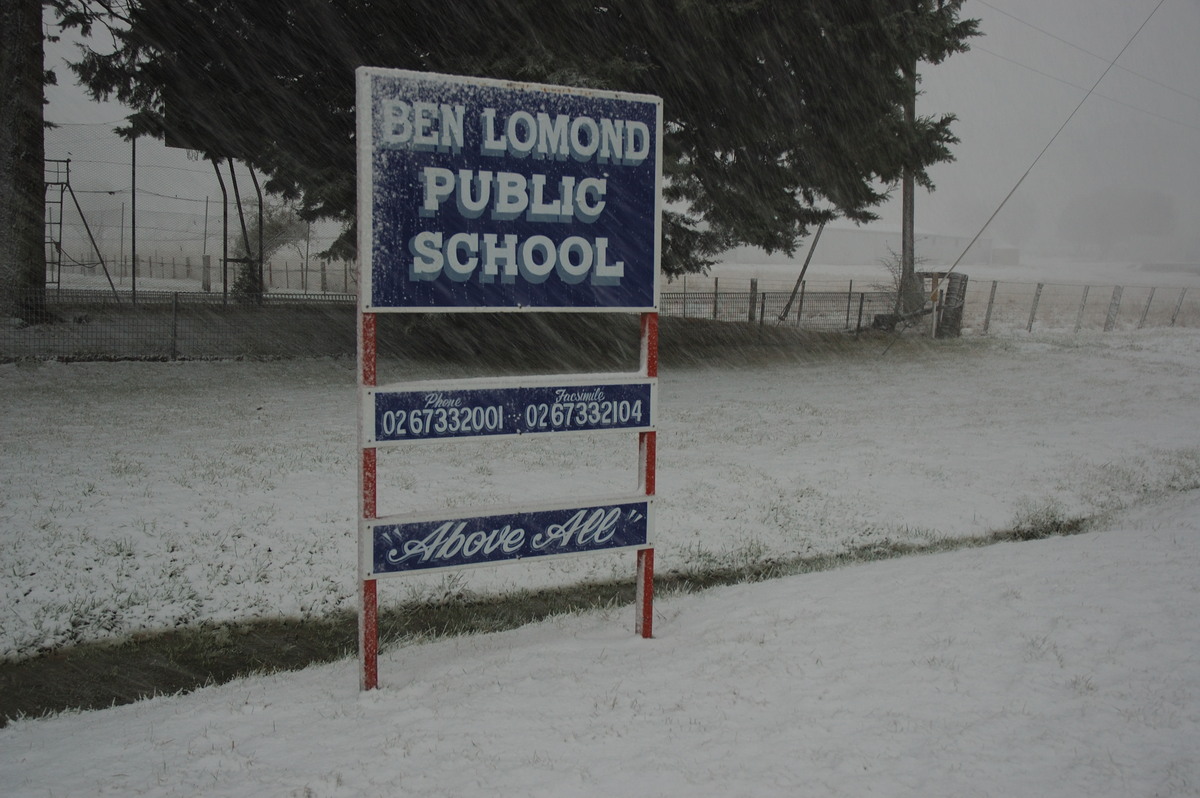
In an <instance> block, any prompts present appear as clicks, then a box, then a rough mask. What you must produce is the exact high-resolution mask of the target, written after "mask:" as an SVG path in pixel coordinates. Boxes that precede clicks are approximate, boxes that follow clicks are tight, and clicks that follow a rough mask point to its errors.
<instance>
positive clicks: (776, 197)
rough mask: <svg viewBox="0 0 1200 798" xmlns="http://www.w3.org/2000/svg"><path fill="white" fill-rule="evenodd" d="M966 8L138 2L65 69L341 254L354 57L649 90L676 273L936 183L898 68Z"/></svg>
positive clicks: (349, 189) (944, 48)
mask: <svg viewBox="0 0 1200 798" xmlns="http://www.w3.org/2000/svg"><path fill="white" fill-rule="evenodd" d="M961 3H962V0H950V1H949V2H945V3H940V2H939V3H936V4H935V3H934V2H933V0H917V2H916V3H915V5H911V6H910V5H909V4H898V3H895V2H894V0H655V2H645V0H611V2H604V3H599V2H593V1H592V0H510V2H506V3H446V2H445V1H444V0H405V1H404V2H397V1H396V0H387V1H386V2H385V1H384V0H176V2H171V3H161V2H149V1H148V0H145V1H144V2H135V3H132V4H130V11H129V25H128V27H127V28H126V29H125V30H122V31H117V33H116V35H117V36H118V37H119V47H118V48H117V50H116V51H115V52H113V53H91V54H89V55H87V56H86V57H85V58H84V59H83V61H82V62H81V63H80V64H79V65H78V68H77V72H78V74H79V76H80V77H81V78H82V79H83V81H84V82H85V84H86V85H87V86H89V87H90V88H91V90H92V91H93V92H94V94H95V95H96V96H97V97H110V96H115V97H116V98H117V99H120V100H121V101H123V102H125V103H127V104H129V105H131V106H132V107H133V108H135V109H137V114H136V115H135V116H134V117H133V118H132V120H131V123H130V125H129V126H128V128H126V131H125V132H126V133H128V134H130V135H132V134H134V133H137V134H141V135H145V134H150V135H155V136H159V137H164V138H166V139H167V140H168V142H174V143H177V144H179V145H181V146H188V147H190V148H192V149H197V150H201V151H203V152H205V153H206V154H208V155H220V156H235V157H242V158H245V159H247V160H249V161H251V162H253V164H254V166H255V168H256V169H258V170H260V171H261V172H262V173H264V174H266V175H267V176H268V181H267V184H266V188H267V190H268V191H272V192H276V193H278V194H280V195H282V196H283V197H284V198H287V199H293V200H296V201H298V204H299V205H298V207H299V209H300V213H301V214H302V215H303V217H304V218H305V219H309V220H315V219H318V218H325V219H335V220H340V221H342V222H344V223H345V224H346V228H347V229H346V233H345V234H344V235H343V236H342V238H341V239H339V242H338V243H337V244H335V248H334V251H332V252H330V253H327V254H328V255H330V256H334V257H349V256H351V255H352V254H353V241H354V235H353V231H352V225H353V221H354V213H355V179H354V176H355V164H354V159H355V152H354V146H353V134H354V69H355V67H357V66H360V65H370V66H380V67H396V68H406V69H415V70H427V71H436V72H446V73H451V74H462V75H477V76H486V77H495V78H505V79H512V80H522V81H534V82H546V83H560V84H566V85H577V86H589V87H596V88H607V89H616V90H624V91H635V92H642V93H650V94H658V95H660V96H662V97H663V99H664V113H665V117H666V118H665V124H666V135H665V138H664V173H665V175H666V178H667V180H666V184H667V187H666V198H667V200H668V201H670V202H671V203H672V204H671V210H670V211H668V212H667V213H666V214H665V218H664V242H663V269H664V271H665V272H666V273H668V274H679V273H685V272H694V271H702V270H704V269H705V268H706V267H707V266H708V265H709V264H711V263H712V262H713V260H714V259H715V257H716V256H717V255H718V254H719V253H720V252H721V251H723V250H724V249H726V248H728V247H730V246H732V245H735V244H739V243H745V244H753V245H758V246H761V247H764V248H766V249H767V250H768V251H785V252H791V251H792V250H793V248H794V247H795V246H796V243H797V241H798V240H799V239H800V237H801V236H803V235H804V234H805V233H806V232H807V231H808V230H809V228H810V227H811V226H813V225H815V224H818V223H820V222H822V221H827V220H829V219H831V218H833V217H836V216H843V217H846V218H848V219H851V220H854V221H858V222H864V221H869V220H870V219H872V218H874V214H873V211H872V209H873V208H875V207H876V206H878V205H879V204H880V203H881V202H882V201H883V200H884V199H886V197H887V196H888V193H889V191H890V190H891V188H892V187H893V186H894V185H895V184H896V183H897V181H898V180H899V179H900V176H901V175H902V173H903V172H904V170H905V169H911V170H913V173H914V174H915V176H916V179H917V181H918V182H920V183H923V184H925V185H929V180H928V175H927V172H926V169H927V167H928V166H930V165H931V164H934V163H937V162H939V161H943V160H947V159H949V158H950V157H951V153H950V146H951V145H952V144H953V143H955V139H954V137H953V135H952V134H951V132H950V124H951V123H952V121H953V116H952V115H946V116H942V117H939V118H936V119H934V118H915V119H912V120H906V118H905V115H904V106H903V103H904V100H905V97H906V94H908V93H910V87H909V83H908V82H907V81H906V79H905V70H906V69H908V68H909V67H910V65H911V64H912V63H915V62H917V61H936V60H940V59H942V58H944V57H946V56H947V55H949V54H950V53H952V52H956V51H960V50H962V49H965V47H966V44H965V42H966V40H967V39H968V38H969V37H970V36H973V35H974V34H975V23H974V21H971V20H967V21H962V20H960V19H959V10H960V6H961Z"/></svg>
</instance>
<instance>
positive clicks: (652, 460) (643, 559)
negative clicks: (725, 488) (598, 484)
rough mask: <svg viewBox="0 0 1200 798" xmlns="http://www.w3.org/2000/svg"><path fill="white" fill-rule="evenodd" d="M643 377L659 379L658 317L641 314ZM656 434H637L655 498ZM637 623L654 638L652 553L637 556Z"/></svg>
mask: <svg viewBox="0 0 1200 798" xmlns="http://www.w3.org/2000/svg"><path fill="white" fill-rule="evenodd" d="M641 326H642V376H643V377H646V378H656V377H658V314H657V313H643V314H642V325H641ZM657 434H658V433H657V432H655V431H650V432H641V433H638V454H639V462H640V465H639V471H640V474H639V477H640V480H639V481H640V482H641V486H642V490H643V491H644V493H645V495H647V496H653V495H654V479H655V470H656V468H657V459H658V438H657ZM635 603H636V605H637V621H636V623H635V624H634V632H635V633H636V634H639V635H641V636H642V637H644V638H651V637H653V636H654V549H652V548H648V549H639V550H638V553H637V588H636V600H635Z"/></svg>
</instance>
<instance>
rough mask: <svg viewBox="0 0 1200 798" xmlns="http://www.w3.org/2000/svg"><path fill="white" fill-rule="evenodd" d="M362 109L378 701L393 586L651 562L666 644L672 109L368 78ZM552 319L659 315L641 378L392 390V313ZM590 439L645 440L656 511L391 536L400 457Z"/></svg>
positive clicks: (518, 517) (502, 85)
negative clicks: (379, 341)
mask: <svg viewBox="0 0 1200 798" xmlns="http://www.w3.org/2000/svg"><path fill="white" fill-rule="evenodd" d="M357 91H358V96H357V113H358V128H357V141H358V234H359V240H358V251H359V260H360V272H361V274H360V280H359V306H358V317H359V415H358V418H359V444H360V449H361V452H362V457H361V467H360V474H359V483H360V484H359V488H360V490H359V495H360V500H359V535H358V540H359V557H358V561H359V565H358V568H359V581H360V613H359V656H360V663H361V687H362V689H373V688H375V687H377V686H378V651H379V641H378V624H377V621H378V605H377V596H376V582H377V580H378V579H380V578H384V577H390V576H399V575H403V574H406V573H413V572H427V571H430V570H439V569H446V568H465V567H477V566H483V565H497V564H502V563H505V562H514V561H517V560H523V559H530V558H546V557H555V556H566V555H577V554H582V553H587V552H593V551H596V552H599V551H619V550H634V551H636V552H637V595H638V600H637V604H638V610H637V612H638V615H637V619H636V623H635V629H636V631H637V633H638V634H640V635H642V636H643V637H651V636H652V606H653V604H652V602H653V573H654V551H653V548H651V541H652V533H653V528H654V494H655V486H654V483H655V464H656V433H655V419H656V416H657V407H656V405H657V402H656V399H657V376H658V298H659V254H660V253H659V247H660V244H659V241H660V234H661V228H660V225H661V221H660V219H661V183H662V156H661V152H662V101H661V100H660V99H659V98H657V97H650V96H646V95H632V94H621V93H615V92H600V91H590V90H582V89H571V88H564V87H559V86H545V85H536V84H523V83H511V82H503V81H495V80H485V79H480V78H461V77H452V76H447V75H436V74H430V73H419V72H408V71H402V70H385V69H375V68H367V67H364V68H361V69H359V70H358V73H357ZM539 311H557V312H563V311H570V312H604V313H618V312H637V313H640V314H641V364H640V369H639V372H638V373H637V374H582V375H564V376H558V377H537V378H534V377H526V378H504V379H495V378H489V379H482V378H481V379H468V380H455V381H444V382H430V383H406V384H405V383H402V384H398V385H386V386H378V385H377V384H376V383H377V375H376V320H375V316H376V314H378V313H413V312H421V313H429V312H446V313H464V312H539ZM580 432H591V433H596V432H612V433H636V435H637V437H638V460H637V490H636V492H634V493H631V494H628V495H621V496H603V497H592V498H591V499H580V498H572V499H571V500H568V501H560V502H552V501H550V502H548V501H545V500H544V498H543V497H538V502H537V503H536V504H531V505H528V506H518V507H502V508H474V509H467V510H463V511H461V512H457V513H450V514H447V513H446V512H445V511H442V512H437V513H420V512H414V513H406V514H404V515H400V516H391V517H386V518H379V517H377V513H376V498H377V490H378V488H377V482H376V469H375V467H376V452H377V449H378V448H380V447H390V446H412V445H421V444H423V443H427V442H430V441H447V442H449V441H454V440H463V439H479V438H513V437H517V436H526V435H549V434H554V435H558V434H572V433H580ZM581 476H584V475H581Z"/></svg>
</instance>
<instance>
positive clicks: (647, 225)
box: [358, 67, 662, 312]
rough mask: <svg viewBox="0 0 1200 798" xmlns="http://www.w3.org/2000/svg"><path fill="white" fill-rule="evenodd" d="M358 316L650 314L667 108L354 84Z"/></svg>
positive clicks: (576, 96)
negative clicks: (529, 312) (534, 312)
mask: <svg viewBox="0 0 1200 798" xmlns="http://www.w3.org/2000/svg"><path fill="white" fill-rule="evenodd" d="M358 91H359V96H358V108H359V127H358V140H359V148H360V150H359V182H360V185H359V198H360V200H359V201H360V203H363V205H362V206H361V207H360V208H359V214H358V219H359V236H360V238H359V256H360V261H361V263H362V272H363V273H362V280H363V284H362V287H361V291H360V295H361V303H362V308H363V310H364V311H368V312H383V311H432V310H438V311H455V310H458V311H462V310H517V309H521V310H563V309H572V310H613V311H616V310H629V311H634V310H637V311H651V310H655V309H656V308H657V304H658V251H659V234H660V228H659V204H658V198H659V195H660V186H661V140H662V101H661V100H660V99H659V98H657V97H649V96H645V95H632V94H618V93H613V92H600V91H584V90H580V89H564V88H562V87H551V86H539V85H531V84H518V83H507V82H501V81H492V80H484V79H480V78H461V77H451V76H446V75H436V74H431V73H422V72H407V71H402V70H383V69H373V68H365V67H364V68H362V69H360V70H359V72H358Z"/></svg>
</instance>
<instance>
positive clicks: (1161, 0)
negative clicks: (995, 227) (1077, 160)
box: [946, 0, 1166, 274]
mask: <svg viewBox="0 0 1200 798" xmlns="http://www.w3.org/2000/svg"><path fill="white" fill-rule="evenodd" d="M1165 2H1166V0H1158V5H1156V6H1155V7H1154V10H1153V11H1151V12H1150V14H1149V16H1147V17H1146V19H1144V20H1143V21H1142V24H1141V25H1138V29H1137V30H1135V31H1134V32H1133V35H1132V36H1130V37H1129V41H1127V42H1125V46H1124V47H1122V48H1121V52H1119V53H1117V56H1116V58H1114V59H1113V60H1112V63H1110V64H1109V65H1108V66H1107V67H1105V69H1104V72H1102V73H1101V75H1100V77H1098V78H1096V82H1095V83H1093V84H1092V88H1091V89H1089V90H1088V93H1087V94H1085V95H1083V99H1082V100H1080V101H1079V105H1076V106H1075V110H1073V111H1071V113H1070V115H1068V116H1067V118H1066V119H1065V120H1064V121H1063V123H1062V125H1060V126H1059V128H1058V130H1057V131H1055V133H1054V135H1053V136H1051V137H1050V140H1049V141H1048V142H1046V146H1045V147H1042V151H1041V152H1039V153H1038V154H1037V157H1036V158H1034V159H1033V163H1031V164H1029V168H1028V169H1026V170H1025V174H1023V175H1021V179H1020V180H1018V181H1017V183H1016V185H1014V186H1013V187H1012V190H1010V191H1009V192H1008V194H1006V195H1005V196H1004V199H1003V200H1001V201H1000V204H999V205H997V206H996V210H994V211H992V215H991V216H989V217H988V220H987V221H986V222H984V223H983V226H982V227H980V228H979V232H978V233H976V234H975V237H974V238H972V239H971V242H970V243H969V244H967V246H966V248H965V249H964V250H963V251H962V253H961V254H960V255H959V256H958V257H957V258H955V259H954V263H953V264H951V266H950V268H949V269H947V270H946V273H947V274H949V273H950V272H952V271H954V270H955V269H956V268H958V264H959V263H961V262H962V259H963V258H964V257H966V254H967V253H968V252H969V251H970V250H971V247H973V246H975V242H976V241H978V240H979V237H980V236H981V235H983V231H984V230H986V229H987V227H988V225H989V224H991V223H992V220H993V219H995V218H996V214H998V213H1000V209H1001V208H1003V207H1004V206H1005V205H1006V204H1007V203H1008V201H1009V199H1011V198H1012V195H1013V194H1015V193H1017V189H1018V188H1020V187H1021V184H1022V183H1024V182H1025V178H1027V177H1029V173H1030V172H1032V171H1033V167H1035V166H1037V164H1038V161H1040V160H1042V156H1043V155H1045V154H1046V151H1047V150H1049V149H1050V145H1052V144H1053V143H1054V141H1055V139H1057V138H1058V136H1059V134H1060V133H1062V132H1063V130H1065V129H1066V127H1067V125H1069V124H1071V120H1072V119H1074V118H1075V114H1077V113H1079V109H1080V108H1082V107H1083V104H1084V103H1085V102H1087V100H1088V97H1091V96H1092V92H1094V91H1095V90H1096V87H1097V86H1099V85H1100V82H1101V81H1103V80H1104V78H1105V76H1106V75H1108V73H1109V72H1111V71H1112V68H1113V67H1114V66H1116V64H1117V61H1119V60H1120V59H1121V56H1122V55H1124V54H1125V51H1126V50H1128V49H1129V45H1131V44H1133V40H1134V39H1136V38H1137V37H1138V34H1140V33H1141V32H1142V29H1143V28H1145V27H1146V24H1147V23H1148V22H1150V20H1151V19H1153V18H1154V15H1155V14H1157V13H1158V9H1160V8H1162V4H1163V3H1165Z"/></svg>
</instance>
